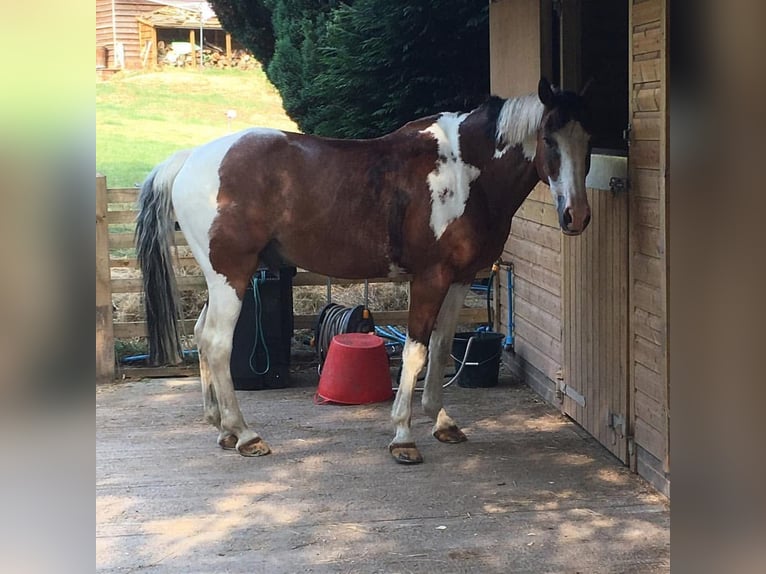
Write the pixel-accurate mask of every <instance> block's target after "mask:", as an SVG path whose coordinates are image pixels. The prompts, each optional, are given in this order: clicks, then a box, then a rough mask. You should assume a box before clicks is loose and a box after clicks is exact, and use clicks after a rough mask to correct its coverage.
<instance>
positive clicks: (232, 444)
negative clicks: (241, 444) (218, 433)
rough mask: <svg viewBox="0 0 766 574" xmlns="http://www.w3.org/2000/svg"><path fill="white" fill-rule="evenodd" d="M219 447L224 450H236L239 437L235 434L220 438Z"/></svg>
mask: <svg viewBox="0 0 766 574" xmlns="http://www.w3.org/2000/svg"><path fill="white" fill-rule="evenodd" d="M218 446H220V447H221V448H222V449H224V450H234V449H235V448H237V436H236V435H233V434H227V435H226V436H223V437H219V438H218Z"/></svg>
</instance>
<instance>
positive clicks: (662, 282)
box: [629, 0, 669, 489]
mask: <svg viewBox="0 0 766 574" xmlns="http://www.w3.org/2000/svg"><path fill="white" fill-rule="evenodd" d="M666 13H667V2H666V0H643V1H638V0H633V2H632V7H631V16H630V17H631V23H630V33H631V41H630V65H631V73H630V78H631V80H630V81H631V86H630V95H631V96H630V97H631V101H630V113H631V126H632V130H631V142H630V144H631V145H630V154H629V162H630V178H631V189H630V201H631V205H630V213H631V225H630V275H629V289H630V295H629V300H630V308H629V315H630V381H631V386H630V390H631V394H630V400H631V410H632V428H633V434H634V441H635V444H636V447H637V448H638V449H644V450H645V451H646V452H648V453H649V454H651V455H652V457H654V459H656V460H659V461H661V463H662V464H663V468H661V469H655V471H659V472H658V474H655V475H654V476H655V478H656V476H661V475H663V474H664V476H665V477H666V478H667V476H668V475H667V473H668V471H669V446H668V445H669V407H668V401H669V392H668V379H667V376H668V375H667V373H668V364H667V363H668V345H667V324H668V307H667V283H668V270H667V219H666V218H667V210H666V205H667V194H666V175H665V174H666V172H667V124H668V120H667V81H668V75H667V61H666V52H667V48H666V47H667V33H666V30H667V17H666ZM648 458H651V457H648ZM633 462H634V467H635V461H633ZM658 486H659V485H658ZM661 489H664V487H663V488H661Z"/></svg>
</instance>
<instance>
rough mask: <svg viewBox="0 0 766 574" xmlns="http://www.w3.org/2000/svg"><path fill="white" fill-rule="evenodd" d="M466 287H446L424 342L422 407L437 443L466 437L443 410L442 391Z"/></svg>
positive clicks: (453, 441)
mask: <svg viewBox="0 0 766 574" xmlns="http://www.w3.org/2000/svg"><path fill="white" fill-rule="evenodd" d="M468 288H469V286H468V285H463V284H455V285H452V286H451V287H450V290H449V293H447V296H446V297H445V299H444V303H443V304H442V308H441V310H440V311H439V316H438V317H437V319H436V325H435V326H434V330H433V332H432V333H431V340H430V342H429V344H428V371H427V372H426V382H425V386H424V389H423V399H422V401H423V410H424V411H425V412H426V414H427V415H428V416H429V417H431V419H433V421H434V426H433V430H432V432H433V435H434V436H435V437H436V438H437V439H438V440H440V441H441V442H447V443H457V442H463V441H464V440H466V436H465V435H464V434H463V431H461V430H460V428H459V427H458V426H457V424H455V421H453V420H452V418H450V416H449V415H448V414H447V411H445V410H444V404H443V392H442V391H443V384H444V369H445V365H446V362H447V357H448V356H449V352H450V348H451V346H452V345H451V343H452V340H453V338H454V335H455V328H456V327H457V319H458V314H459V313H460V308H461V307H462V306H463V301H464V300H465V295H466V293H467V292H468Z"/></svg>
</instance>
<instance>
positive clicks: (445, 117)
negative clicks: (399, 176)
mask: <svg viewBox="0 0 766 574" xmlns="http://www.w3.org/2000/svg"><path fill="white" fill-rule="evenodd" d="M467 116H468V114H461V115H458V114H454V113H445V114H442V115H440V116H439V119H438V120H436V121H435V122H434V123H433V124H431V126H430V127H428V128H426V129H424V130H423V131H422V132H421V133H428V134H431V135H432V136H433V137H434V139H435V140H436V143H437V153H438V156H439V157H438V158H437V160H436V167H435V168H434V170H433V171H432V172H431V173H429V174H428V187H429V189H430V190H431V229H433V232H434V235H435V236H436V239H437V240H438V239H439V238H440V237H441V236H442V234H443V233H444V231H445V230H446V229H447V226H448V225H449V224H450V223H452V222H453V221H455V220H456V219H457V218H458V217H460V216H461V215H463V211H464V210H465V204H466V202H467V201H468V194H469V192H470V187H471V182H473V181H474V180H475V179H476V178H477V177H479V174H480V173H481V172H480V171H479V168H477V167H476V166H473V165H471V164H469V163H465V162H464V161H463V158H462V157H461V155H460V134H459V129H460V124H461V123H462V122H463V120H464V119H465V118H466V117H467Z"/></svg>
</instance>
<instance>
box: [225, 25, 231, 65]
mask: <svg viewBox="0 0 766 574" xmlns="http://www.w3.org/2000/svg"><path fill="white" fill-rule="evenodd" d="M226 61H227V62H228V63H229V67H231V34H229V33H228V32H226Z"/></svg>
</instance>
